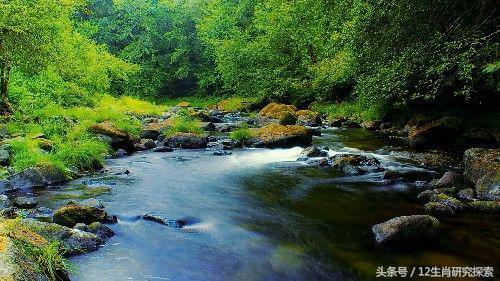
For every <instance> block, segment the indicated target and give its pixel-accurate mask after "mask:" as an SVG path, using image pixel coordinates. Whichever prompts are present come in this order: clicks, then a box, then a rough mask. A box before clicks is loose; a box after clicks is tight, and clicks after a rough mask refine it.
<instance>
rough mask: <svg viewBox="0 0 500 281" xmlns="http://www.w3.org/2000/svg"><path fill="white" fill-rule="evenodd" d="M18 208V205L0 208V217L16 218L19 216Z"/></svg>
mask: <svg viewBox="0 0 500 281" xmlns="http://www.w3.org/2000/svg"><path fill="white" fill-rule="evenodd" d="M17 212H18V209H17V208H16V207H8V208H5V209H2V210H0V217H3V218H5V219H15V218H17Z"/></svg>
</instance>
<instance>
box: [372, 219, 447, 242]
mask: <svg viewBox="0 0 500 281" xmlns="http://www.w3.org/2000/svg"><path fill="white" fill-rule="evenodd" d="M372 231H373V234H375V240H376V241H377V243H379V244H383V243H387V242H396V241H403V242H404V241H412V240H421V239H428V238H432V237H435V236H436V235H437V234H438V231H439V221H438V220H437V219H436V218H434V217H432V216H428V215H412V216H401V217H395V218H393V219H390V220H388V221H386V222H383V223H380V224H376V225H374V226H373V227H372Z"/></svg>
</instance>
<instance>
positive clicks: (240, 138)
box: [229, 124, 253, 143]
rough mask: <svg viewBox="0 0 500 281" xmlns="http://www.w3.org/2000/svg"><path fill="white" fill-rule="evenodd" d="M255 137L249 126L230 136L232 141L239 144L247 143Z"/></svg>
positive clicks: (241, 127)
mask: <svg viewBox="0 0 500 281" xmlns="http://www.w3.org/2000/svg"><path fill="white" fill-rule="evenodd" d="M252 137H253V134H252V131H251V130H250V129H249V128H248V125H247V124H244V125H242V126H240V127H239V128H238V129H236V130H234V131H232V132H231V133H230V134H229V138H231V140H233V141H235V142H238V143H245V142H246V141H248V140H249V139H251V138H252Z"/></svg>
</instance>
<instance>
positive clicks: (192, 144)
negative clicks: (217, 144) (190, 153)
mask: <svg viewBox="0 0 500 281" xmlns="http://www.w3.org/2000/svg"><path fill="white" fill-rule="evenodd" d="M207 144H208V138H207V137H206V136H204V135H197V134H193V133H176V134H173V135H171V136H168V137H167V138H166V139H165V141H164V146H166V147H176V148H184V149H198V148H206V147H207Z"/></svg>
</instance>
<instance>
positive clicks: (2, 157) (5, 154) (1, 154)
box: [0, 146, 10, 166]
mask: <svg viewBox="0 0 500 281" xmlns="http://www.w3.org/2000/svg"><path fill="white" fill-rule="evenodd" d="M9 159H10V152H9V150H8V149H7V148H6V147H5V146H2V147H0V166H7V165H9Z"/></svg>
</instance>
